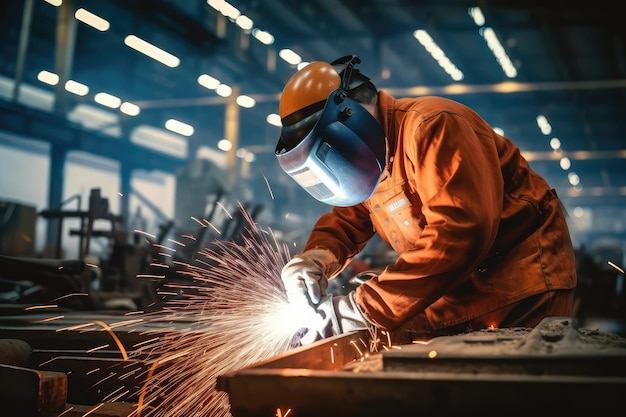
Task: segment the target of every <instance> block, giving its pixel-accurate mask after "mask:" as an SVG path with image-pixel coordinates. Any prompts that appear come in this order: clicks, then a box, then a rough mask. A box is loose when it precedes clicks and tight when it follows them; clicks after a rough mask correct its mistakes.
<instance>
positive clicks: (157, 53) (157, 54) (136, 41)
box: [124, 35, 180, 68]
mask: <svg viewBox="0 0 626 417" xmlns="http://www.w3.org/2000/svg"><path fill="white" fill-rule="evenodd" d="M124 44H126V46H129V47H131V48H133V49H134V50H136V51H138V52H141V53H142V54H144V55H147V56H149V57H150V58H152V59H154V60H155V61H159V62H160V63H161V64H163V65H167V66H168V67H170V68H175V67H177V66H179V65H180V59H178V57H176V56H174V55H172V54H170V53H169V52H166V51H164V50H163V49H161V48H159V47H157V46H154V45H152V44H151V43H150V42H147V41H145V40H143V39H141V38H138V37H137V36H135V35H128V36H126V38H124Z"/></svg>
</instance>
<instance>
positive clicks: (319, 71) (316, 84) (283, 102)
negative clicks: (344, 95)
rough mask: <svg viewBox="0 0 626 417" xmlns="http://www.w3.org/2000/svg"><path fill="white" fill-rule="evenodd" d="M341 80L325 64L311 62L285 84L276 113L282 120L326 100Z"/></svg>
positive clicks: (333, 70) (329, 65) (329, 66)
mask: <svg viewBox="0 0 626 417" xmlns="http://www.w3.org/2000/svg"><path fill="white" fill-rule="evenodd" d="M340 84H341V78H340V77H339V74H338V73H337V70H335V68H334V67H333V66H332V65H331V64H329V63H327V62H321V61H318V62H311V63H310V64H309V65H307V66H306V67H304V68H302V69H301V70H299V71H298V72H296V73H295V74H294V75H293V76H292V77H291V78H290V79H289V81H287V84H285V88H283V92H282V94H281V96H280V104H279V109H278V113H279V115H280V117H281V119H282V118H285V117H286V116H289V115H291V114H293V113H295V112H297V111H300V110H302V109H304V108H306V107H308V106H310V105H312V104H316V103H319V102H321V101H324V100H326V99H327V98H328V95H329V94H330V93H331V92H333V91H335V90H336V89H337V88H339V85H340Z"/></svg>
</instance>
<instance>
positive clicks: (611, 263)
mask: <svg viewBox="0 0 626 417" xmlns="http://www.w3.org/2000/svg"><path fill="white" fill-rule="evenodd" d="M607 263H608V264H609V266H612V267H613V268H615V269H616V270H618V271H619V272H621V273H622V274H623V273H624V269H623V268H621V267H619V266H617V265H616V264H615V263H613V262H611V261H608V262H607Z"/></svg>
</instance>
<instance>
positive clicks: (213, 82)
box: [198, 74, 221, 90]
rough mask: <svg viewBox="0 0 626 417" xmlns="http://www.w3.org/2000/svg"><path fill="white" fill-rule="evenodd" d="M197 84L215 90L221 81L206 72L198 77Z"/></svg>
mask: <svg viewBox="0 0 626 417" xmlns="http://www.w3.org/2000/svg"><path fill="white" fill-rule="evenodd" d="M198 84H200V85H201V86H202V87H205V88H208V89H209V90H215V89H216V88H217V87H219V85H220V84H221V83H220V80H218V79H217V78H213V77H211V76H210V75H207V74H202V75H201V76H199V77H198Z"/></svg>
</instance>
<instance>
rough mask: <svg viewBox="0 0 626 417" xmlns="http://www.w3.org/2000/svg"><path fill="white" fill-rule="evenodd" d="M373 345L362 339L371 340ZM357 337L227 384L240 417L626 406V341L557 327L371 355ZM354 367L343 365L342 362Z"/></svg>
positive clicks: (230, 377) (480, 334)
mask: <svg viewBox="0 0 626 417" xmlns="http://www.w3.org/2000/svg"><path fill="white" fill-rule="evenodd" d="M362 336H363V335H360V337H362ZM354 340H355V335H354V334H348V335H343V336H338V337H335V338H332V340H322V341H320V342H316V343H314V344H312V345H310V346H308V347H304V348H300V349H298V350H294V351H293V352H289V353H287V354H285V355H282V356H280V357H277V358H276V359H275V360H271V361H267V362H264V363H263V364H259V365H258V366H251V367H248V368H245V369H241V370H239V371H235V372H232V373H229V374H226V375H222V376H220V377H218V389H219V390H222V391H225V392H226V393H227V394H228V396H229V400H230V404H231V413H232V415H233V416H234V417H252V416H255V417H262V416H268V417H273V416H277V415H283V416H284V415H286V413H287V412H289V413H290V414H289V415H290V416H294V417H313V416H317V417H319V416H325V417H335V416H336V417H339V416H341V417H347V416H359V417H364V416H372V417H373V416H382V415H387V416H394V417H395V416H413V415H417V413H428V415H429V416H461V415H464V416H466V415H468V414H471V413H480V414H481V415H487V416H489V415H494V416H495V415H498V416H501V415H509V416H510V415H514V416H522V415H524V416H528V415H529V414H531V413H532V414H536V413H541V414H542V415H545V413H559V415H562V414H563V413H566V412H576V413H580V412H608V411H611V412H612V410H614V409H618V408H619V407H622V406H623V404H622V403H623V400H622V396H623V393H624V392H625V391H624V390H625V389H626V371H625V370H626V340H625V339H624V338H622V337H620V336H617V335H614V334H611V333H602V332H599V331H597V330H593V329H578V328H576V322H575V320H573V319H570V318H564V317H554V318H547V319H545V320H544V321H543V322H541V323H540V325H539V326H537V327H536V328H535V329H525V328H519V329H518V328H509V329H486V330H483V331H476V332H472V333H467V334H460V335H456V336H445V337H438V338H434V339H431V340H429V341H426V342H421V343H412V344H407V345H400V346H395V347H391V348H386V349H383V350H382V351H380V352H376V353H369V354H365V355H361V356H358V355H355V356H353V357H350V355H344V356H339V357H340V358H341V360H338V358H339V357H338V356H336V355H335V356H334V359H335V362H334V363H333V364H332V365H331V364H328V363H324V362H325V361H327V360H328V358H329V357H330V355H329V349H330V348H332V349H333V351H334V352H348V351H349V350H350V348H351V346H353V343H354ZM341 361H344V363H343V365H340V362H341Z"/></svg>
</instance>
